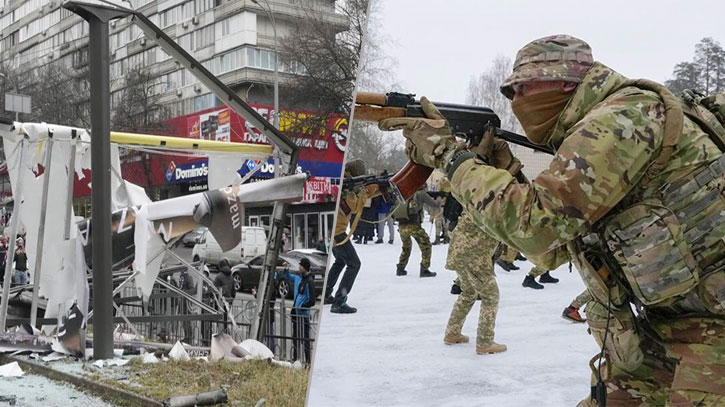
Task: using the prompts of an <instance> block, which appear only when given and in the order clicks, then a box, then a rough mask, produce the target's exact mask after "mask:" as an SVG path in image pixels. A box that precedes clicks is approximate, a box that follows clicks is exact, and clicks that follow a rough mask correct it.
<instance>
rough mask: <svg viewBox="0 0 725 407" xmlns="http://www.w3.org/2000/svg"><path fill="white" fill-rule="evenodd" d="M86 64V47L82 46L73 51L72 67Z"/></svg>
mask: <svg viewBox="0 0 725 407" xmlns="http://www.w3.org/2000/svg"><path fill="white" fill-rule="evenodd" d="M87 64H88V47H84V48H81V49H79V50H78V51H75V52H74V53H73V68H80V67H82V66H85V65H87Z"/></svg>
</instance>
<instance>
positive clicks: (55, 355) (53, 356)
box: [40, 352, 68, 362]
mask: <svg viewBox="0 0 725 407" xmlns="http://www.w3.org/2000/svg"><path fill="white" fill-rule="evenodd" d="M67 357H68V355H64V354H62V353H59V352H53V353H51V354H50V355H47V356H43V357H42V358H40V359H41V360H42V361H43V362H55V361H56V360H61V359H65V358H67Z"/></svg>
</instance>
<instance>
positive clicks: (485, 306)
mask: <svg viewBox="0 0 725 407" xmlns="http://www.w3.org/2000/svg"><path fill="white" fill-rule="evenodd" d="M490 265H491V263H489V266H490ZM471 266H472V267H471V268H468V267H466V268H462V269H460V270H457V271H456V272H457V273H458V280H459V281H460V284H459V285H460V287H461V294H459V295H458V298H457V299H456V303H455V304H454V305H453V310H452V311H451V316H450V318H449V319H448V326H446V336H449V335H458V334H460V333H461V329H462V328H463V323H464V322H466V316H467V315H468V313H469V312H470V311H471V308H473V303H474V302H476V300H477V299H478V298H480V299H481V311H480V313H479V315H478V331H477V333H476V344H477V345H479V346H485V345H490V344H491V342H493V329H494V326H495V325H496V312H497V311H498V285H497V284H496V277H495V276H494V274H493V273H492V272H491V270H486V269H485V265H481V264H471ZM481 266H483V267H481Z"/></svg>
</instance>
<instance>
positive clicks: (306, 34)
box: [279, 0, 368, 116]
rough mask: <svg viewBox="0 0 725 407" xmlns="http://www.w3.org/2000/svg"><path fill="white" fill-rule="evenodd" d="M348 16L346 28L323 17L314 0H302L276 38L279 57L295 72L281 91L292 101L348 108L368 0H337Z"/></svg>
mask: <svg viewBox="0 0 725 407" xmlns="http://www.w3.org/2000/svg"><path fill="white" fill-rule="evenodd" d="M336 8H337V10H336V11H337V13H339V14H341V15H343V16H345V17H347V20H348V22H349V29H348V30H344V31H342V32H338V30H339V27H338V26H337V25H335V24H331V23H330V22H329V21H326V19H325V16H326V13H323V12H321V11H320V10H319V9H317V6H316V3H315V2H312V1H306V2H302V12H303V14H304V17H303V18H298V19H294V20H292V21H291V24H290V25H291V27H290V34H289V35H288V36H287V37H286V38H284V40H283V41H280V46H279V47H280V49H279V52H280V55H279V56H280V60H281V61H282V63H283V64H285V65H286V66H288V67H296V70H297V73H298V74H297V75H294V76H293V77H292V79H291V83H290V84H289V85H288V86H287V88H286V91H285V96H286V97H285V102H286V104H287V105H291V106H294V107H298V106H303V105H310V103H311V102H312V104H314V106H315V110H316V111H318V112H319V113H320V115H322V116H326V115H328V114H331V113H343V114H349V113H350V105H351V102H352V92H353V90H354V87H355V80H356V78H357V73H358V64H359V62H360V52H361V51H362V49H363V36H364V33H365V21H366V19H367V8H368V1H367V0H347V1H344V2H337V3H336Z"/></svg>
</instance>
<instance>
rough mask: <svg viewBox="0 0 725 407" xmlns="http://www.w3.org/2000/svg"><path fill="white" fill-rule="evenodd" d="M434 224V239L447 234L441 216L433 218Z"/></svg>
mask: <svg viewBox="0 0 725 407" xmlns="http://www.w3.org/2000/svg"><path fill="white" fill-rule="evenodd" d="M434 224H435V228H436V237H435V238H436V240H438V239H439V238H441V237H446V236H448V228H446V225H445V224H444V223H443V217H442V216H439V217H437V218H435V219H434Z"/></svg>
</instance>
